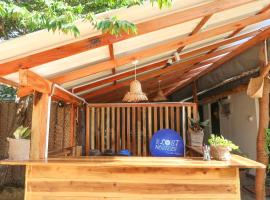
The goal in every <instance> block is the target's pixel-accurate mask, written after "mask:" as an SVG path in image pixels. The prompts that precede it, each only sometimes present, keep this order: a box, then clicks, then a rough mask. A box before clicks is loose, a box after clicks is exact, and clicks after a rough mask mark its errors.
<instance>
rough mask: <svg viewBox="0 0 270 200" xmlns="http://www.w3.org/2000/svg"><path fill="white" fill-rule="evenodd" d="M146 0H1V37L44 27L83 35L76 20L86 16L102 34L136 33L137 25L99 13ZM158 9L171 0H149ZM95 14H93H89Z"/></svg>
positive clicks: (13, 35)
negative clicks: (106, 17)
mask: <svg viewBox="0 0 270 200" xmlns="http://www.w3.org/2000/svg"><path fill="white" fill-rule="evenodd" d="M144 2H145V0H95V1H88V0H31V1H22V0H1V1H0V39H4V40H6V39H9V38H14V37H17V36H20V35H24V34H26V33H30V32H34V31H37V30H41V29H47V30H49V31H61V32H64V33H71V34H73V35H74V36H78V35H79V34H80V32H79V29H78V27H77V26H76V24H75V22H76V20H79V19H87V20H90V21H91V22H92V23H94V24H95V28H97V29H98V30H101V31H102V32H103V33H109V34H112V35H120V34H121V33H123V32H124V33H127V34H129V33H133V34H135V33H136V32H137V30H136V26H135V25H134V24H133V23H131V22H128V21H126V20H120V19H118V18H117V17H116V16H114V17H111V18H109V19H101V20H96V19H95V17H93V16H95V15H96V14H98V13H101V12H105V11H108V10H112V9H116V8H121V7H130V6H133V5H142V4H143V3H144ZM150 2H151V3H152V5H154V4H157V5H158V6H159V8H160V9H161V8H163V7H170V6H171V3H172V0H150ZM90 16H92V17H90Z"/></svg>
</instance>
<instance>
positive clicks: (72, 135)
mask: <svg viewBox="0 0 270 200" xmlns="http://www.w3.org/2000/svg"><path fill="white" fill-rule="evenodd" d="M76 109H77V108H76V107H75V105H74V104H72V105H71V108H70V146H71V147H72V146H75V129H76V114H77V112H76Z"/></svg>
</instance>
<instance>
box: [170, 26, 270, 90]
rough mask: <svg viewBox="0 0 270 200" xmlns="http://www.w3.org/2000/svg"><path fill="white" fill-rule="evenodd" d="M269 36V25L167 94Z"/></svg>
mask: <svg viewBox="0 0 270 200" xmlns="http://www.w3.org/2000/svg"><path fill="white" fill-rule="evenodd" d="M269 37H270V27H269V28H267V29H265V30H263V31H261V32H260V33H259V34H257V35H256V36H254V37H253V38H251V39H249V40H248V41H246V42H244V43H243V44H241V45H239V47H237V48H236V49H235V50H233V51H232V52H231V53H229V54H228V55H226V56H224V57H223V58H221V59H219V60H218V61H217V62H215V63H214V64H213V65H212V66H211V67H209V68H207V69H206V70H204V71H202V72H201V73H199V74H198V75H196V76H195V77H193V78H192V79H190V80H189V81H187V82H185V83H184V84H180V85H178V86H177V87H175V88H173V89H172V90H171V91H170V93H169V94H171V93H173V92H174V91H176V90H179V89H181V88H183V87H185V86H187V85H189V84H190V83H192V82H193V81H195V80H197V79H199V78H200V77H202V76H204V75H206V74H208V73H210V72H212V71H214V70H215V69H217V68H218V67H220V66H221V65H222V64H224V63H226V62H228V61H229V60H231V59H233V58H235V57H236V56H238V55H239V54H241V53H243V52H244V51H246V50H248V49H249V48H251V47H253V46H255V45H256V44H258V43H260V42H262V41H264V40H266V39H267V38H269Z"/></svg>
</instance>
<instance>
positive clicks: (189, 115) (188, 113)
mask: <svg viewBox="0 0 270 200" xmlns="http://www.w3.org/2000/svg"><path fill="white" fill-rule="evenodd" d="M191 114H192V112H191V106H188V107H187V117H188V119H191V118H192V116H191ZM188 125H189V126H190V120H188Z"/></svg>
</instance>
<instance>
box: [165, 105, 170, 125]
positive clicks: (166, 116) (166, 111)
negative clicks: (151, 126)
mask: <svg viewBox="0 0 270 200" xmlns="http://www.w3.org/2000/svg"><path fill="white" fill-rule="evenodd" d="M165 128H169V108H168V107H167V106H166V107H165Z"/></svg>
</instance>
